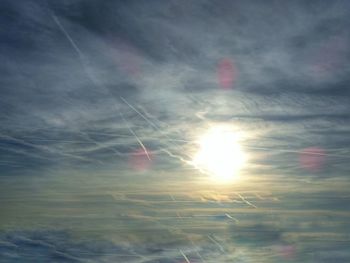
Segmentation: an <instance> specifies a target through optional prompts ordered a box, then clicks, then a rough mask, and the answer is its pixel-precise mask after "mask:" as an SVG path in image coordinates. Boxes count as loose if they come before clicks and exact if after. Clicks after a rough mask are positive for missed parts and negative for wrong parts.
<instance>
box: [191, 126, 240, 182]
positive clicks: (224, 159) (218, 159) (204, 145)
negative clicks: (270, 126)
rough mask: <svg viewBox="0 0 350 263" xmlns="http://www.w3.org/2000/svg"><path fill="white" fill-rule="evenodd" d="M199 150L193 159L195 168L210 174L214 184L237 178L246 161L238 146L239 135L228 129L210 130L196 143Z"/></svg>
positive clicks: (221, 127) (217, 128)
mask: <svg viewBox="0 0 350 263" xmlns="http://www.w3.org/2000/svg"><path fill="white" fill-rule="evenodd" d="M198 144H199V150H198V152H197V154H196V155H195V156H194V158H193V164H194V165H195V167H197V168H198V169H200V170H201V171H204V172H206V173H208V174H210V177H211V178H212V179H213V180H215V181H216V182H228V181H232V180H236V179H237V178H238V173H239V170H240V169H241V168H242V166H243V164H244V163H245V161H246V156H245V153H244V152H243V151H242V149H241V146H240V144H239V134H238V133H236V132H234V131H233V130H232V129H230V128H229V127H225V126H217V127H213V128H211V129H210V130H209V131H208V132H207V133H206V134H204V135H203V136H202V137H201V138H200V139H199V141H198Z"/></svg>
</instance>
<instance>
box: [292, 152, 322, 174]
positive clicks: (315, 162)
mask: <svg viewBox="0 0 350 263" xmlns="http://www.w3.org/2000/svg"><path fill="white" fill-rule="evenodd" d="M325 159H326V152H325V150H323V149H322V148H319V147H309V148H305V149H303V150H302V151H301V153H300V155H299V161H300V165H301V167H303V168H304V169H306V170H309V171H311V172H318V171H320V170H321V169H322V167H323V166H324V163H325Z"/></svg>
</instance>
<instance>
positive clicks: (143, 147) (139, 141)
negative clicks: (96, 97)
mask: <svg viewBox="0 0 350 263" xmlns="http://www.w3.org/2000/svg"><path fill="white" fill-rule="evenodd" d="M120 116H121V117H122V119H123V120H124V122H125V124H126V126H127V127H128V129H129V131H130V132H131V133H132V134H133V135H134V136H135V138H136V140H137V141H138V143H139V144H140V145H141V147H142V149H143V151H144V152H145V154H146V155H147V158H148V160H150V161H151V157H150V156H149V154H148V152H147V149H146V147H145V145H144V144H143V143H142V141H141V140H140V139H139V137H138V136H137V135H136V133H135V132H134V131H133V130H132V129H131V128H130V126H129V125H128V123H127V121H126V119H125V118H124V115H123V113H121V112H120Z"/></svg>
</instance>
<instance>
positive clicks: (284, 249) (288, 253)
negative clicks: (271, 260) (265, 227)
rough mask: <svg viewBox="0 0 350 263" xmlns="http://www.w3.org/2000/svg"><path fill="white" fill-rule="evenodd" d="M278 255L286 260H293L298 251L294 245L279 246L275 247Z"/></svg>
mask: <svg viewBox="0 0 350 263" xmlns="http://www.w3.org/2000/svg"><path fill="white" fill-rule="evenodd" d="M274 249H275V251H276V252H277V254H278V255H279V256H280V257H282V258H284V259H292V258H293V257H294V256H295V252H296V249H295V247H294V246H293V245H278V246H275V247H274Z"/></svg>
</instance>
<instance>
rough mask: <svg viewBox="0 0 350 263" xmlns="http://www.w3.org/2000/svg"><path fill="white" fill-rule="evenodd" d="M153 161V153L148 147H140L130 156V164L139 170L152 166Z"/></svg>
mask: <svg viewBox="0 0 350 263" xmlns="http://www.w3.org/2000/svg"><path fill="white" fill-rule="evenodd" d="M152 163H153V154H152V153H151V152H150V151H148V150H147V149H146V150H145V149H143V148H139V149H137V150H136V151H134V152H133V153H131V154H130V157H129V166H130V167H131V168H132V169H134V170H136V171H138V172H144V171H147V170H149V169H150V168H151V166H152Z"/></svg>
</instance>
